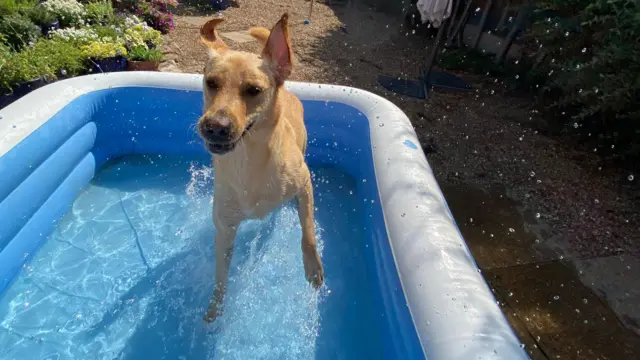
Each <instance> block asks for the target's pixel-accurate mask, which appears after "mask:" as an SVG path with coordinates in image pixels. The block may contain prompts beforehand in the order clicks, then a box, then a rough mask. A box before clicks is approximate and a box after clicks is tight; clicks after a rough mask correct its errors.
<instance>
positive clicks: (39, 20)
mask: <svg viewBox="0 0 640 360" xmlns="http://www.w3.org/2000/svg"><path fill="white" fill-rule="evenodd" d="M28 16H29V18H30V19H31V21H33V22H34V23H35V24H36V25H50V24H52V23H54V22H55V21H56V20H57V19H56V16H55V15H54V14H53V13H51V12H49V11H47V9H45V8H44V6H42V5H37V6H34V7H33V8H31V9H29V11H28Z"/></svg>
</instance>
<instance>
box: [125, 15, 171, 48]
mask: <svg viewBox="0 0 640 360" xmlns="http://www.w3.org/2000/svg"><path fill="white" fill-rule="evenodd" d="M124 26H125V30H124V40H125V44H126V46H127V48H128V49H133V48H134V47H138V46H144V47H146V48H148V49H155V48H159V47H160V45H162V34H161V33H160V31H158V30H156V29H154V28H152V27H150V26H149V25H147V24H146V23H145V22H144V21H141V20H139V19H138V17H137V16H135V15H134V16H133V18H131V19H129V18H128V19H126V20H125V23H124Z"/></svg>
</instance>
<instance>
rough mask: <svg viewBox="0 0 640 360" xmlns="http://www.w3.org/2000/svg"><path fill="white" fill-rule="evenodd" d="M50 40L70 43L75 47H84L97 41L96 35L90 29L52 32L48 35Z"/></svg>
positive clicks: (69, 29)
mask: <svg viewBox="0 0 640 360" xmlns="http://www.w3.org/2000/svg"><path fill="white" fill-rule="evenodd" d="M49 36H50V37H51V39H52V40H59V41H60V42H66V43H71V44H73V45H75V46H80V45H86V44H88V43H90V42H92V41H97V40H98V39H99V37H98V34H97V33H96V31H95V30H94V29H92V28H80V29H76V28H67V29H58V30H55V31H52V32H51V33H50V35H49Z"/></svg>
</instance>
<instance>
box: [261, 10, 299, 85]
mask: <svg viewBox="0 0 640 360" xmlns="http://www.w3.org/2000/svg"><path fill="white" fill-rule="evenodd" d="M262 56H263V57H264V58H265V59H268V60H270V61H271V62H272V63H273V65H274V67H275V77H276V82H277V84H278V85H282V84H284V81H285V79H286V78H287V77H289V75H291V70H292V69H293V53H292V52H291V39H290V38H289V15H288V14H287V13H285V14H284V15H282V17H281V18H280V21H278V22H277V23H276V25H275V26H274V27H273V29H271V33H270V34H269V39H268V40H267V44H266V45H265V47H264V50H263V51H262Z"/></svg>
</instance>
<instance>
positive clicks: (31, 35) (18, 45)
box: [0, 13, 41, 51]
mask: <svg viewBox="0 0 640 360" xmlns="http://www.w3.org/2000/svg"><path fill="white" fill-rule="evenodd" d="M0 34H4V37H5V40H4V42H5V43H6V44H8V45H9V46H11V47H12V48H13V49H14V50H16V51H17V50H20V49H22V48H23V47H25V46H27V45H29V44H30V43H33V42H34V41H35V40H36V39H37V38H38V37H39V36H40V35H41V32H40V28H39V27H38V26H36V24H34V23H33V22H32V21H31V20H30V19H29V18H28V17H26V16H24V15H21V14H18V13H14V14H10V15H5V16H3V17H2V18H1V19H0Z"/></svg>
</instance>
